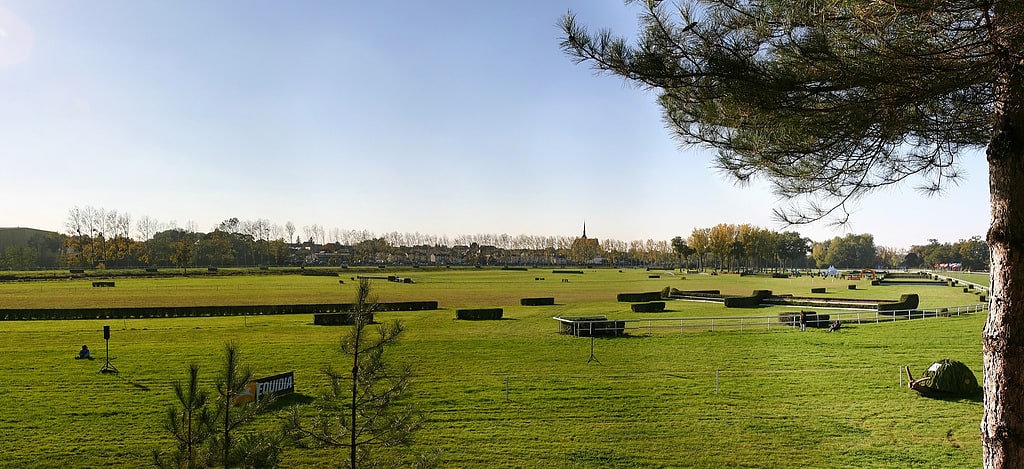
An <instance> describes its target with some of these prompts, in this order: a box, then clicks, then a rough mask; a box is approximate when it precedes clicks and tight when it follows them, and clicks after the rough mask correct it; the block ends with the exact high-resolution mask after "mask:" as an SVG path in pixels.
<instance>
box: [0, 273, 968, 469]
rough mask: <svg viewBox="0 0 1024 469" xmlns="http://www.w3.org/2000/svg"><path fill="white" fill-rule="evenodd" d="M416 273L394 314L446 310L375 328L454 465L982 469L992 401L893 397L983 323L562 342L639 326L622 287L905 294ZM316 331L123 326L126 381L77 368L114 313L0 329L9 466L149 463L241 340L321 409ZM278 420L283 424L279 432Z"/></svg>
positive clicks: (839, 287)
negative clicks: (620, 321)
mask: <svg viewBox="0 0 1024 469" xmlns="http://www.w3.org/2000/svg"><path fill="white" fill-rule="evenodd" d="M405 274H408V275H411V276H413V277H414V278H416V279H417V283H416V284H413V285H406V284H392V283H386V282H378V283H375V287H376V288H377V289H376V293H377V294H378V295H379V297H380V299H381V300H382V301H398V300H418V299H422V300H430V299H437V300H440V301H441V305H442V307H443V308H446V309H444V310H441V311H433V312H418V313H378V320H390V319H401V320H402V321H404V322H405V323H406V325H407V333H406V336H405V338H404V339H403V342H402V343H401V345H400V346H399V347H398V348H396V349H395V350H394V351H393V353H392V355H391V356H392V357H393V359H394V360H395V361H399V362H406V363H410V364H411V365H413V368H414V373H415V383H414V387H413V390H412V399H413V401H414V402H415V404H416V405H418V406H419V407H421V408H422V409H423V410H425V411H426V412H427V417H428V421H427V424H426V426H425V428H424V429H423V430H422V431H421V432H420V433H419V434H418V440H419V441H418V444H419V445H422V446H423V447H437V448H440V449H442V450H443V456H442V458H443V461H444V466H446V467H522V466H526V467H538V466H544V465H548V466H555V467H681V466H690V467H726V466H728V467H800V466H812V467H821V466H822V465H823V464H827V465H828V466H829V467H850V468H853V467H924V466H927V467H968V466H975V465H977V462H978V461H979V460H980V451H981V450H980V442H979V438H978V422H979V420H980V415H981V404H980V403H979V402H975V401H971V400H962V401H935V400H928V399H923V398H920V397H918V396H917V395H916V394H915V393H913V392H911V391H909V390H907V389H904V388H900V387H899V386H898V385H899V379H900V378H899V375H898V367H899V366H900V365H904V364H909V365H911V366H912V368H913V369H914V370H915V371H917V372H918V373H919V372H920V371H921V370H923V369H924V368H925V367H926V366H927V365H928V364H929V363H930V362H931V361H932V360H936V359H939V358H946V357H949V358H955V359H959V360H962V361H964V362H965V363H967V365H968V366H969V367H971V368H972V369H973V370H975V371H976V372H978V371H979V370H980V369H981V354H980V340H979V337H980V331H981V327H982V325H983V322H984V317H983V316H982V315H976V316H972V317H963V318H938V319H928V320H922V321H912V322H898V323H886V324H878V325H875V324H871V325H860V326H849V327H844V328H843V329H842V330H841V331H840V332H839V333H835V334H827V333H825V332H823V331H809V332H807V333H799V332H793V331H787V330H784V329H783V328H773V330H772V332H716V333H708V332H695V333H686V334H678V333H658V334H655V335H653V336H643V335H634V336H631V337H627V338H619V339H597V340H595V341H594V354H595V356H596V357H597V359H599V360H600V363H589V364H588V363H587V359H588V358H589V356H590V345H591V343H590V341H589V340H587V339H580V338H572V337H566V336H561V335H558V334H556V333H555V330H556V327H555V324H554V321H552V320H551V319H550V318H551V316H553V315H556V314H608V315H609V316H613V317H637V315H633V314H632V313H628V312H626V311H628V306H627V305H625V304H620V303H615V301H614V297H615V294H616V293H619V292H627V291H629V292H635V291H653V290H660V289H661V288H662V287H664V286H665V285H671V286H674V287H676V288H680V289H703V288H720V289H722V290H723V291H725V292H731V293H738V294H745V293H748V292H749V291H750V290H752V289H755V288H767V289H771V290H774V291H776V292H783V293H786V292H788V293H794V294H798V295H804V292H809V288H810V287H812V286H827V287H830V289H829V293H827V294H826V295H828V296H836V297H848V296H855V295H861V297H868V298H898V297H899V294H900V293H901V292H900V291H899V290H894V289H893V287H870V286H869V285H866V282H861V283H858V285H859V286H860V288H862V290H856V291H846V290H845V288H846V284H847V283H851V282H846V281H836V282H833V283H828V282H832V281H830V280H821V279H809V278H800V279H785V280H781V279H764V278H748V277H744V278H738V277H735V276H719V277H710V276H689V277H688V278H687V279H686V280H682V279H679V278H678V277H676V278H672V277H664V276H663V278H661V279H648V278H647V275H648V273H646V272H642V271H625V272H622V273H619V272H617V271H600V272H592V271H588V272H587V274H585V275H582V276H580V275H576V276H561V275H555V274H552V273H551V272H550V271H544V270H531V271H530V272H496V271H483V272H475V271H470V272H465V271H450V272H449V271H440V272H407V273H400V275H405ZM353 275H354V274H353ZM537 277H544V278H545V279H546V280H544V281H537V280H534V278H537ZM562 277H566V278H569V280H570V281H569V283H562V282H561V278H562ZM345 280H346V283H345V284H344V285H339V284H338V282H337V279H331V278H320V277H299V276H284V277H277V276H268V277H231V278H217V279H154V280H148V279H131V280H118V281H117V285H118V286H117V287H115V288H113V289H92V288H91V287H88V284H87V283H86V282H85V281H58V282H37V283H7V284H0V298H3V300H2V301H3V304H2V305H0V307H4V306H6V307H15V306H18V307H32V306H36V307H61V306H65V307H71V306H95V305H109V304H125V305H130V304H234V303H246V302H250V303H312V302H346V301H349V300H350V299H351V297H352V289H353V288H354V286H353V285H352V283H353V282H351V281H349V278H348V277H345ZM831 286H834V287H835V288H832V287H831ZM899 288H905V287H899ZM908 288H909V287H908ZM910 290H913V291H914V292H917V293H920V294H921V296H922V303H923V306H946V305H954V304H967V303H971V302H973V299H974V297H973V295H970V294H964V293H962V291H961V290H960V289H955V288H943V287H913V288H910ZM525 296H555V298H556V301H557V302H558V303H559V304H558V305H557V306H553V307H551V306H549V307H521V306H518V300H519V298H521V297H525ZM465 306H503V307H505V316H506V319H505V320H502V321H480V322H466V321H455V320H453V319H452V317H453V311H452V310H453V309H454V308H457V307H465ZM670 309H671V310H672V312H671V313H669V314H671V315H673V316H686V315H693V316H701V315H726V314H773V313H774V312H775V309H774V308H767V309H758V310H753V311H751V310H726V309H724V308H722V307H721V306H718V305H708V304H702V303H671V304H670ZM310 323H311V319H310V318H309V317H306V316H270V317H256V318H252V317H250V318H238V317H236V318H204V319H174V320H171V319H167V320H163V319H160V320H128V321H119V322H114V323H110V325H111V326H112V329H113V334H112V339H111V355H112V356H113V357H115V358H116V359H115V360H114V364H115V365H116V366H117V367H118V369H119V370H120V371H121V373H120V375H118V376H112V375H102V374H99V373H97V370H98V369H99V368H100V366H102V364H103V363H102V359H101V360H95V361H92V362H81V361H75V360H72V359H71V358H70V357H71V356H72V355H73V354H74V353H75V351H77V349H78V348H79V347H80V346H81V344H83V343H88V344H89V345H90V347H91V348H93V349H94V352H95V353H96V354H97V355H99V356H100V357H102V352H103V350H102V345H103V342H102V334H101V332H100V331H101V330H102V326H103V325H104V324H105V323H104V322H102V321H63V322H15V323H0V354H2V355H3V356H5V357H6V360H5V361H4V362H3V365H0V366H2V367H3V373H4V376H5V380H6V385H5V386H3V387H0V397H2V398H4V401H5V402H8V403H10V405H8V406H5V407H4V408H3V409H0V426H2V427H3V428H6V429H8V431H9V432H10V434H12V435H15V436H16V437H15V438H5V439H2V440H0V454H5V455H6V456H5V460H4V462H3V463H2V464H3V465H10V466H28V467H33V466H60V465H66V466H73V467H81V466H99V465H114V466H118V465H121V466H138V465H142V464H143V463H144V462H145V461H146V460H147V458H148V455H149V453H150V451H151V450H153V449H157V448H161V447H164V448H166V447H167V446H168V445H169V440H168V439H167V437H166V436H165V432H163V431H162V430H161V428H160V425H161V418H162V416H163V412H164V409H165V407H166V406H167V405H169V404H170V403H171V402H173V396H172V394H171V390H170V384H171V382H172V381H174V380H176V379H179V378H181V377H183V376H184V372H185V369H186V366H187V364H188V363H189V362H191V361H196V362H198V363H200V364H202V365H203V367H204V369H205V370H210V371H212V369H213V368H214V367H215V365H216V363H217V360H218V359H219V355H220V351H221V349H222V348H223V344H224V342H225V341H227V340H234V341H237V342H239V343H240V344H242V347H243V350H242V351H243V355H244V357H245V358H246V362H247V363H248V364H250V365H251V366H252V367H253V368H255V369H256V370H257V373H258V374H260V375H265V374H271V373H276V372H280V371H287V370H294V371H295V374H296V385H297V389H298V392H299V393H301V394H303V395H305V396H310V397H314V396H316V395H318V394H319V393H320V392H322V391H323V385H324V380H323V378H322V374H321V370H322V369H323V368H324V367H325V366H328V365H330V364H339V363H340V358H341V357H340V356H339V354H338V352H337V351H336V349H337V347H336V343H337V340H338V338H339V337H340V335H341V333H342V330H341V329H339V328H326V327H314V326H312V325H310ZM716 375H717V377H718V386H717V392H716ZM206 378H207V379H210V378H211V376H209V375H207V376H206ZM506 380H507V382H508V395H507V400H506V393H505V383H506ZM264 424H265V425H275V423H274V422H273V419H272V418H268V419H266V421H265V422H264ZM83 435H84V436H83ZM326 456H327V455H325V454H324V453H322V452H317V451H310V450H299V449H290V450H288V451H287V452H286V453H285V455H284V461H285V463H286V465H287V466H292V467H299V466H306V465H316V464H320V463H322V462H323V458H324V457H326Z"/></svg>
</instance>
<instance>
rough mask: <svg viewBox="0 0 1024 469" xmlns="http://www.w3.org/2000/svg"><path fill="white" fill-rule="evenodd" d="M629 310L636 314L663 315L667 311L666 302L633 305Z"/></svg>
mask: <svg viewBox="0 0 1024 469" xmlns="http://www.w3.org/2000/svg"><path fill="white" fill-rule="evenodd" d="M629 309H631V310H633V312H634V313H661V312H664V311H665V302H664V301H652V302H650V303H633V304H631V305H629Z"/></svg>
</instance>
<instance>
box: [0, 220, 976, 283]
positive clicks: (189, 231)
mask: <svg viewBox="0 0 1024 469" xmlns="http://www.w3.org/2000/svg"><path fill="white" fill-rule="evenodd" d="M9 231H10V230H7V231H0V268H4V269H33V268H58V267H61V268H96V267H104V268H126V267H158V266H159V267H163V266H176V267H182V268H190V267H236V266H237V267H242V266H257V265H268V266H269V265H273V266H286V265H341V264H352V265H367V264H422V265H429V264H451V265H566V264H569V265H613V266H653V267H663V268H674V267H679V268H695V269H699V270H708V269H713V270H740V269H742V270H747V269H749V270H756V271H763V270H785V269H809V268H825V267H828V266H830V265H835V266H837V267H851V268H854V267H874V268H882V269H898V268H924V267H928V268H933V267H936V266H942V265H946V266H949V265H957V266H958V268H962V269H964V270H983V269H985V268H986V266H987V264H988V250H987V246H986V244H985V241H984V240H983V239H982V238H981V237H980V236H975V237H972V238H970V239H968V240H960V241H957V242H955V243H939V242H938V240H935V239H930V240H928V243H927V244H923V245H915V246H912V247H910V248H906V249H897V248H889V247H884V246H876V245H875V243H874V237H873V236H872V235H870V234H848V235H845V236H842V237H838V236H837V237H835V238H833V239H831V240H826V241H813V240H811V239H809V238H805V237H803V236H801V235H800V234H799V233H797V232H795V231H783V232H778V231H774V230H770V229H766V228H762V227H758V226H754V225H750V224H739V225H735V224H725V223H720V224H717V225H715V226H712V227H707V228H695V229H693V230H692V232H691V233H690V235H689V236H686V237H683V236H676V237H674V238H673V239H671V240H668V241H665V240H654V239H646V240H633V241H628V242H627V241H620V240H616V239H600V240H599V239H596V238H586V237H585V236H580V237H572V236H535V235H516V236H512V235H508V234H474V235H459V236H455V237H448V236H436V235H429V234H423V233H398V232H391V233H384V234H380V235H378V234H374V233H372V232H370V231H366V230H342V229H337V228H332V229H330V230H328V229H325V228H324V227H323V226H321V225H306V226H303V227H301V228H299V227H296V226H295V225H294V224H293V223H292V222H286V223H285V224H283V225H279V224H274V223H271V222H270V221H269V220H265V219H256V220H240V219H238V218H229V219H226V220H224V221H222V222H221V223H219V224H218V225H217V226H215V227H213V229H212V230H210V231H208V232H201V231H199V230H198V229H197V228H196V226H195V224H194V223H188V224H187V225H186V227H185V228H181V227H179V226H178V225H177V224H176V223H174V222H170V223H161V222H159V221H157V220H155V219H153V218H150V217H148V216H144V217H141V218H134V217H132V216H131V215H130V214H127V213H122V212H118V211H116V210H106V209H102V208H94V207H84V208H79V207H75V208H73V209H71V210H69V212H68V217H67V220H66V223H65V233H61V234H57V233H49V232H43V231H38V230H23V231H24V233H21V236H19V237H17V239H8V238H12V236H5V235H3V234H2V233H8V232H9Z"/></svg>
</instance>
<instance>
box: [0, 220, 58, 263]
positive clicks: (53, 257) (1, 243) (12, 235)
mask: <svg viewBox="0 0 1024 469" xmlns="http://www.w3.org/2000/svg"><path fill="white" fill-rule="evenodd" d="M60 244H61V234H60V233H56V232H53V231H44V230H37V229H34V228H0V268H2V267H6V268H38V267H51V268H52V267H57V253H58V252H59V251H60Z"/></svg>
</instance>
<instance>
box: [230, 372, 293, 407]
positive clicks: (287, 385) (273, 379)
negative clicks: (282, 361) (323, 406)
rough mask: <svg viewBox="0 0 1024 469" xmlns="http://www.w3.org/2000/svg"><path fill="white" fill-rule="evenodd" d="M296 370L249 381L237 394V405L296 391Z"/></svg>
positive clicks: (235, 402)
mask: <svg viewBox="0 0 1024 469" xmlns="http://www.w3.org/2000/svg"><path fill="white" fill-rule="evenodd" d="M293 373H294V372H291V371H289V372H286V373H281V374H279V375H274V376H268V377H266V378H259V379H254V380H252V381H249V382H248V383H246V385H245V389H243V390H242V392H241V393H239V394H238V396H235V399H234V401H232V402H233V403H234V404H235V405H240V404H245V403H246V402H252V401H255V400H259V399H260V398H262V397H264V396H271V395H274V396H283V395H285V394H291V393H293V392H295V378H294V376H293Z"/></svg>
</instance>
